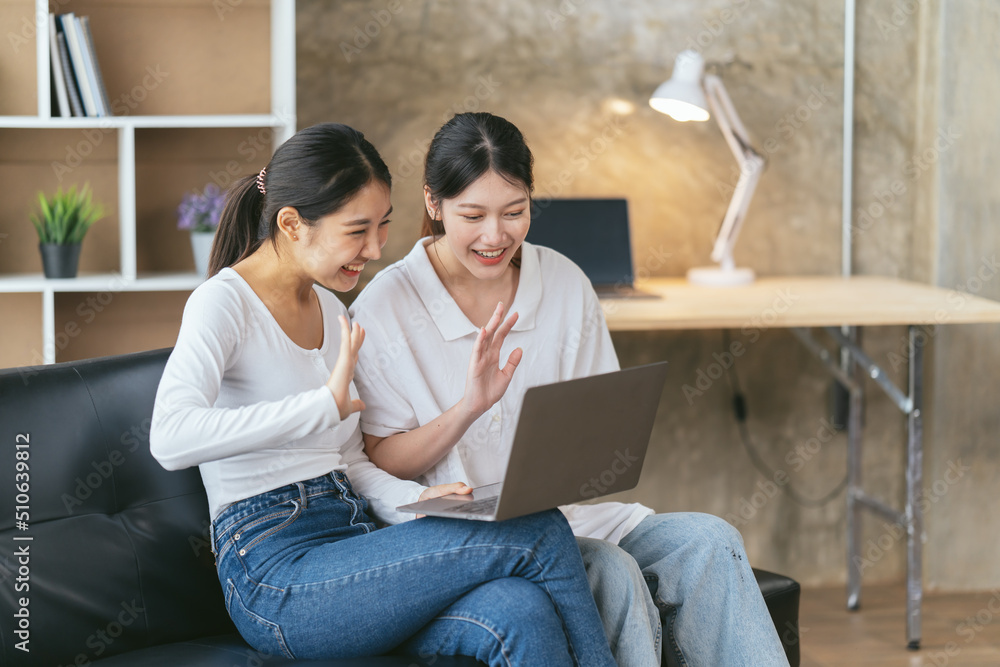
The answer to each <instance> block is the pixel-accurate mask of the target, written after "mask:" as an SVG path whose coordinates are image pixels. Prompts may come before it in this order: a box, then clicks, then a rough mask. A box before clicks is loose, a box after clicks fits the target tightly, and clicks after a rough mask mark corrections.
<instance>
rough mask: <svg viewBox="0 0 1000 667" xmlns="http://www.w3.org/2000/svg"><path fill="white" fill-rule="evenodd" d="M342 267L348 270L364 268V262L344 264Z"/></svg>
mask: <svg viewBox="0 0 1000 667" xmlns="http://www.w3.org/2000/svg"><path fill="white" fill-rule="evenodd" d="M344 268H345V269H347V270H348V271H360V270H361V269H363V268H365V265H364V264H344Z"/></svg>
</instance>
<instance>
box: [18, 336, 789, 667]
mask: <svg viewBox="0 0 1000 667" xmlns="http://www.w3.org/2000/svg"><path fill="white" fill-rule="evenodd" d="M169 353H170V351H169V350H155V351H152V352H141V353H136V354H129V355H121V356H116V357H106V358H101V359H93V360H88V361H80V362H72V363H65V364H56V365H52V366H43V367H25V368H18V369H9V370H4V371H0V443H2V446H0V498H2V499H3V500H2V505H0V506H2V507H3V508H4V511H3V512H0V619H3V620H0V664H3V665H11V666H13V665H42V666H44V667H55V666H60V667H61V666H64V665H65V666H66V667H69V665H78V666H85V665H90V664H97V665H100V666H101V667H123V666H126V665H129V666H136V665H141V666H143V667H146V666H160V665H162V666H163V667H179V666H184V667H259V666H262V665H282V666H286V665H288V666H290V665H307V664H308V665H314V666H318V667H325V666H330V667H333V666H334V665H336V666H338V667H347V666H356V665H371V666H373V667H378V666H380V665H385V666H386V667H389V666H392V665H399V666H407V667H416V666H422V665H428V666H430V665H434V666H435V667H447V666H449V665H455V666H460V665H477V664H479V663H477V662H476V661H475V660H471V659H445V658H442V657H439V656H422V657H420V656H387V657H380V658H364V659H357V660H329V661H311V662H307V661H289V660H284V659H278V658H271V657H269V656H265V655H262V654H259V653H257V652H256V651H254V650H252V649H251V648H250V647H249V646H248V645H247V644H246V643H244V642H243V641H242V640H241V639H240V637H239V635H238V634H237V633H236V630H235V628H234V627H233V625H232V623H231V621H230V620H229V617H228V615H227V613H226V610H225V608H224V605H223V596H222V592H221V589H220V586H219V582H218V579H217V578H216V576H215V569H214V565H213V557H212V553H211V551H210V549H209V542H208V517H207V503H206V500H205V491H204V488H203V487H202V484H201V478H200V476H199V474H198V471H197V470H183V471H178V472H168V471H166V470H164V469H163V468H161V467H160V465H159V464H158V463H157V462H156V461H155V460H154V459H153V458H152V456H151V455H150V453H149V426H150V416H151V414H152V407H153V398H154V395H155V392H156V387H157V384H158V382H159V379H160V375H161V373H162V371H163V366H164V364H165V363H166V360H167V357H168V355H169ZM8 508H9V509H8ZM756 574H757V576H758V581H759V583H760V585H761V589H762V591H763V593H764V597H765V599H766V600H767V602H768V608H769V609H770V611H771V614H772V617H773V618H774V620H775V623H776V626H777V628H778V631H779V634H781V636H782V638H783V640H784V641H785V643H786V649H787V651H788V654H789V658H790V661H791V664H792V665H793V666H794V665H798V597H799V587H798V584H797V583H795V582H794V581H792V580H791V579H788V578H786V577H781V576H779V575H775V574H771V573H767V572H762V571H756ZM25 648H26V649H28V650H27V651H25V650H23V649H25Z"/></svg>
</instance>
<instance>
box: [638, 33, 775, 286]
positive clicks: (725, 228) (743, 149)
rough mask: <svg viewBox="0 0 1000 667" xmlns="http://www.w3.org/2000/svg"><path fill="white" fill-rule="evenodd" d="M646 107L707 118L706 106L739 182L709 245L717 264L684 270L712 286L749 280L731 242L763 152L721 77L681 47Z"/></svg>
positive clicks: (747, 203)
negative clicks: (669, 72) (735, 259)
mask: <svg viewBox="0 0 1000 667" xmlns="http://www.w3.org/2000/svg"><path fill="white" fill-rule="evenodd" d="M649 106H651V107H653V108H654V109H656V110H657V111H659V112H660V113H665V114H667V115H668V116H670V117H671V118H673V119H674V120H679V121H689V120H697V121H705V120H708V118H709V110H711V115H712V116H715V120H716V122H717V123H718V124H719V128H720V129H721V130H722V136H724V137H725V138H726V143H727V144H729V148H730V149H731V150H732V151H733V155H735V156H736V162H737V163H739V167H740V178H739V181H737V183H736V189H735V191H734V192H733V198H732V200H731V201H730V202H729V208H728V209H727V210H726V216H725V217H724V218H723V219H722V226H721V227H719V233H718V235H717V236H716V238H715V246H714V247H713V248H712V260H713V261H715V262H717V263H718V266H709V267H698V268H693V269H691V270H689V271H688V274H687V277H688V281H689V282H691V283H695V284H699V285H716V286H725V285H745V284H747V283H752V282H753V281H754V273H753V269H745V268H737V267H736V266H735V265H734V264H733V246H734V245H736V237H737V236H738V235H739V233H740V227H742V226H743V220H744V218H746V212H747V208H748V207H749V206H750V198H751V197H752V196H753V192H754V189H755V188H756V187H757V181H758V179H759V178H760V172H761V171H762V169H763V167H764V157H763V156H762V155H761V154H760V153H758V152H757V151H756V150H754V148H753V146H751V145H750V138H749V137H748V136H747V130H746V128H745V127H744V126H743V123H742V122H741V121H740V117H739V116H738V115H736V110H735V109H734V108H733V102H732V100H730V99H729V94H728V93H726V89H725V87H724V86H723V85H722V80H721V79H719V77H717V76H715V75H713V74H705V60H704V59H703V58H702V57H701V55H700V54H699V53H698V52H696V51H690V50H688V51H682V52H681V53H680V54H678V56H677V60H676V62H675V63H674V73H673V76H671V77H670V79H669V80H667V81H666V82H664V83H662V84H660V87H659V88H657V89H656V92H654V93H653V96H652V97H650V98H649Z"/></svg>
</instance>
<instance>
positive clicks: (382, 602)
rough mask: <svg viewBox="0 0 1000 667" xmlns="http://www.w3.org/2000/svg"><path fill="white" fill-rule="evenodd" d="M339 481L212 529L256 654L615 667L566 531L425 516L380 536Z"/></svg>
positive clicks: (555, 516) (327, 478) (284, 492)
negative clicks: (466, 658) (406, 655)
mask: <svg viewBox="0 0 1000 667" xmlns="http://www.w3.org/2000/svg"><path fill="white" fill-rule="evenodd" d="M366 510H367V501H366V500H365V499H363V498H361V497H359V496H358V495H357V494H356V493H355V492H354V490H353V489H352V488H351V485H350V482H349V481H348V480H347V477H346V476H345V475H344V474H343V473H340V472H333V473H330V474H329V475H324V476H322V477H317V478H315V479H311V480H306V481H304V482H299V483H296V484H290V485H288V486H284V487H280V488H278V489H275V490H273V491H268V492H267V493H263V494H260V495H258V496H254V497H253V498H248V499H246V500H243V501H240V502H237V503H234V504H233V505H231V506H229V507H228V508H226V509H225V510H224V511H223V512H222V514H220V515H219V517H217V518H216V520H215V521H214V522H213V525H212V531H213V544H214V546H215V552H216V554H217V563H218V571H219V580H220V582H221V583H222V590H223V593H224V594H225V601H226V608H227V609H228V611H229V615H230V616H231V617H232V619H233V622H234V623H235V625H236V627H237V629H238V630H239V632H240V634H241V635H242V636H243V638H244V639H246V641H247V642H248V643H249V644H250V645H251V646H253V647H254V648H255V649H257V650H259V651H261V652H264V653H270V654H276V655H282V656H286V657H290V658H291V657H295V658H328V657H354V656H368V655H377V654H381V653H386V652H391V651H395V652H402V653H409V654H416V655H437V654H444V655H468V656H473V657H475V658H478V659H479V660H481V661H482V662H485V663H488V664H489V665H495V666H500V665H502V666H504V667H511V666H513V665H518V666H520V665H540V666H543V665H544V666H546V667H548V666H551V665H560V666H561V665H573V664H576V665H584V666H586V667H590V666H591V665H597V666H606V665H607V666H610V665H614V659H613V658H612V655H611V651H610V649H609V647H608V643H607V640H606V639H605V637H604V633H603V632H602V626H601V620H600V617H599V616H598V613H597V608H596V606H595V604H594V599H593V596H592V595H591V593H590V590H589V589H588V587H587V579H586V573H585V571H584V567H583V561H582V559H581V558H580V555H579V554H580V552H579V549H578V548H577V546H576V541H575V539H574V538H573V534H572V532H571V531H570V528H569V524H568V523H567V522H566V519H565V518H564V517H563V516H562V514H561V513H560V512H558V511H556V510H551V511H548V512H541V513H538V514H533V515H530V516H526V517H521V518H519V519H512V520H509V521H504V522H502V523H484V522H478V521H457V520H449V519H434V518H424V519H418V520H416V521H410V522H407V523H404V524H400V525H398V526H389V527H387V528H382V529H379V530H376V529H375V525H374V524H373V523H372V522H371V519H370V518H369V517H368V515H367V514H366Z"/></svg>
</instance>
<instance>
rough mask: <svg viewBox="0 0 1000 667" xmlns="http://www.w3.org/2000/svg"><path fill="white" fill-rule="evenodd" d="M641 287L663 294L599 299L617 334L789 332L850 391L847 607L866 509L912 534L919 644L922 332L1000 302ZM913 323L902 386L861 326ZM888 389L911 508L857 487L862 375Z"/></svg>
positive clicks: (862, 279)
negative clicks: (899, 425) (869, 350)
mask: <svg viewBox="0 0 1000 667" xmlns="http://www.w3.org/2000/svg"><path fill="white" fill-rule="evenodd" d="M636 287H638V288H640V289H642V290H644V291H647V292H651V293H653V294H655V295H657V296H659V297H660V298H653V299H614V298H612V299H602V300H601V306H602V308H603V309H604V315H605V318H606V319H607V322H608V328H610V329H611V330H612V331H650V330H666V329H738V330H740V331H742V332H743V333H744V334H747V335H753V332H755V331H756V332H758V334H759V332H761V331H764V330H766V329H774V328H787V329H790V330H791V331H792V332H793V333H794V334H795V335H796V337H798V338H799V340H801V341H802V342H803V343H804V344H805V345H806V346H807V347H808V348H809V349H810V350H811V351H812V352H813V353H814V354H815V355H816V356H817V357H819V359H820V360H821V361H822V362H823V364H824V365H825V367H826V368H827V370H828V371H829V372H830V373H831V374H832V375H834V377H836V378H837V379H838V380H839V381H840V382H841V384H843V385H844V387H845V388H846V389H848V391H849V395H850V400H849V411H848V420H847V438H848V452H847V469H848V485H847V563H848V565H847V607H848V609H851V610H854V609H857V608H858V607H859V605H860V601H861V569H860V567H859V565H860V564H861V563H862V562H863V560H862V556H861V512H862V511H864V510H868V511H870V512H874V513H875V514H878V515H879V516H882V517H884V518H886V519H888V520H890V521H893V522H896V523H898V524H899V525H901V526H903V527H905V528H906V531H907V553H906V562H907V573H906V589H907V601H906V606H907V623H906V634H907V646H908V648H911V649H917V648H919V646H920V636H921V628H920V621H921V617H920V603H921V600H922V598H923V585H922V569H923V552H922V549H921V545H922V543H923V539H924V524H923V513H922V510H921V507H920V504H919V503H918V502H917V500H918V494H919V493H920V488H921V484H922V480H923V418H922V415H921V409H922V406H923V347H924V343H925V342H926V340H927V339H928V338H929V334H928V333H927V332H926V331H924V330H923V329H922V328H923V327H927V326H936V325H943V324H971V323H978V322H1000V303H997V302H995V301H990V300H988V299H983V298H980V297H976V296H973V295H970V294H967V293H964V292H958V291H955V290H947V289H941V288H938V287H931V286H929V285H921V284H918V283H913V282H907V281H903V280H896V279H893V278H881V277H877V276H856V277H851V278H842V277H840V276H787V277H776V278H759V279H758V280H757V281H756V282H755V283H753V284H752V285H747V286H743V287H721V288H720V287H701V286H696V285H691V284H689V283H688V282H687V281H686V280H684V279H681V278H660V279H651V280H646V281H642V282H639V283H638V284H637V285H636ZM884 325H906V326H907V327H908V332H909V335H908V350H907V352H908V355H907V357H908V358H907V363H908V367H909V368H908V375H909V377H908V383H907V385H908V386H907V388H906V390H905V391H904V390H902V389H900V388H898V387H896V385H895V384H893V382H892V381H891V380H890V379H889V377H888V376H887V375H886V373H885V371H884V370H883V369H882V368H881V367H879V366H878V365H877V364H876V363H874V361H872V359H871V358H869V357H868V356H867V355H866V354H865V353H864V350H863V349H862V348H861V341H860V331H859V327H865V326H884ZM812 328H822V329H824V330H825V331H826V333H827V334H828V335H829V337H830V338H831V339H832V340H833V342H834V344H835V349H834V350H831V349H829V347H828V346H826V345H823V344H822V343H821V342H820V341H819V340H817V339H816V338H815V337H814V336H813V333H812V331H811V329H812ZM865 377H868V378H871V379H872V380H874V381H875V383H876V384H877V385H878V386H879V387H880V388H881V389H882V390H884V391H885V392H886V393H887V394H888V395H889V397H890V398H891V399H892V400H893V402H894V403H895V404H896V406H897V407H898V408H899V409H900V410H901V411H902V412H903V414H905V415H906V416H907V466H906V468H907V469H906V502H905V507H904V509H903V510H902V511H900V510H896V509H893V508H892V507H890V506H889V505H887V504H886V503H884V502H882V501H881V500H879V499H878V498H876V497H874V496H870V495H868V494H866V493H865V492H864V490H863V489H862V487H861V408H862V400H863V398H864V378H865Z"/></svg>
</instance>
